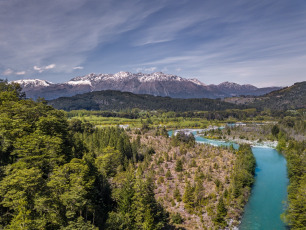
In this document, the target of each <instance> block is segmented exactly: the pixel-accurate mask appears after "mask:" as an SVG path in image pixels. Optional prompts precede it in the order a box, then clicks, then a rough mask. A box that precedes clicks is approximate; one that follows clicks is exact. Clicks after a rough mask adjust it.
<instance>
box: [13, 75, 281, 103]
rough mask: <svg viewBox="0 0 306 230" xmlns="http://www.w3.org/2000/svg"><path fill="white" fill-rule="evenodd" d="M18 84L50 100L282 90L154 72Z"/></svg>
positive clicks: (30, 93)
mask: <svg viewBox="0 0 306 230" xmlns="http://www.w3.org/2000/svg"><path fill="white" fill-rule="evenodd" d="M14 82H16V83H19V84H20V85H21V87H22V88H23V91H24V92H25V93H26V95H27V97H28V98H33V99H37V98H39V97H44V98H45V99H47V100H50V99H55V98H59V97H69V96H74V95H76V94H82V93H87V92H94V91H101V90H118V91H122V92H131V93H135V94H150V95H154V96H166V97H167V96H168V97H173V98H211V99H215V98H225V97H232V96H239V95H255V96H258V95H263V94H266V93H269V92H271V91H274V90H278V89H281V87H266V88H257V87H255V86H253V85H249V84H246V85H239V84H237V83H232V82H223V83H221V84H219V85H212V84H211V85H206V84H204V83H202V82H200V81H199V80H198V79H186V78H182V77H179V76H176V75H171V74H164V73H162V72H155V73H151V74H145V73H130V72H119V73H116V74H94V73H91V74H88V75H85V76H81V77H75V78H73V79H71V80H70V81H68V82H65V83H56V84H54V83H51V82H48V81H45V80H40V79H25V80H17V81H14Z"/></svg>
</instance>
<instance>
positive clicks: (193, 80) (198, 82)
mask: <svg viewBox="0 0 306 230" xmlns="http://www.w3.org/2000/svg"><path fill="white" fill-rule="evenodd" d="M188 80H189V81H190V82H192V83H194V84H196V85H203V86H206V84H204V83H203V82H201V81H199V80H198V79H196V78H191V79H188Z"/></svg>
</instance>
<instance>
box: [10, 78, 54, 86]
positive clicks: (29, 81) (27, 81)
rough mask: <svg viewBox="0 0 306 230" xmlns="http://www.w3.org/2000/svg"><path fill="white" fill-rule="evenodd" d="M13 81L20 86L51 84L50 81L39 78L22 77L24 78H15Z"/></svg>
mask: <svg viewBox="0 0 306 230" xmlns="http://www.w3.org/2000/svg"><path fill="white" fill-rule="evenodd" d="M12 82H14V83H18V84H20V85H21V86H22V87H38V86H42V87H47V86H50V85H52V84H53V83H52V82H49V81H46V80H40V79H24V80H16V81H12Z"/></svg>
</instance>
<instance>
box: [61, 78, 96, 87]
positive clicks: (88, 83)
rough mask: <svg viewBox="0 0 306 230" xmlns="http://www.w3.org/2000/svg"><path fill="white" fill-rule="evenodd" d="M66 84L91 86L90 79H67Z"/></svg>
mask: <svg viewBox="0 0 306 230" xmlns="http://www.w3.org/2000/svg"><path fill="white" fill-rule="evenodd" d="M66 84H68V85H90V86H91V81H90V80H85V79H84V80H73V81H68V82H66Z"/></svg>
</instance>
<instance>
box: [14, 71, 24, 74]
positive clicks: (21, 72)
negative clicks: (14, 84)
mask: <svg viewBox="0 0 306 230" xmlns="http://www.w3.org/2000/svg"><path fill="white" fill-rule="evenodd" d="M25 74H26V71H20V72H16V75H25Z"/></svg>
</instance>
